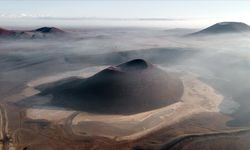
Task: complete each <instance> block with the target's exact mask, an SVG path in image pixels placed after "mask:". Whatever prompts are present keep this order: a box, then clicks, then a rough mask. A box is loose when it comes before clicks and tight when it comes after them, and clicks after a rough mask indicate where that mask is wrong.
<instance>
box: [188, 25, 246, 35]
mask: <svg viewBox="0 0 250 150" xmlns="http://www.w3.org/2000/svg"><path fill="white" fill-rule="evenodd" d="M246 32H250V26H249V25H247V24H245V23H242V22H220V23H216V24H214V25H212V26H210V27H208V28H206V29H203V30H201V31H198V32H195V33H192V34H189V35H190V36H200V35H201V36H202V35H214V34H216V35H218V34H226V33H246Z"/></svg>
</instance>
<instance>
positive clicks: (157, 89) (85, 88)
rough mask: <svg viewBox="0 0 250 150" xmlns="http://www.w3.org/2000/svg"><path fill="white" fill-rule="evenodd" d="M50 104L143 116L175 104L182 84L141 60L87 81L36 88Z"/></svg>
mask: <svg viewBox="0 0 250 150" xmlns="http://www.w3.org/2000/svg"><path fill="white" fill-rule="evenodd" d="M38 89H39V90H41V91H42V92H41V94H40V95H41V96H45V95H53V100H52V104H53V105H55V106H60V107H64V108H70V109H74V110H82V111H88V112H95V113H107V114H132V113H138V112H144V111H148V110H152V109H156V108H160V107H164V106H166V105H170V104H173V103H175V102H178V101H179V100H180V98H181V96H182V94H183V85H182V82H181V80H180V79H179V78H178V77H176V76H174V75H173V74H170V73H166V72H165V71H163V70H161V69H159V68H158V67H156V66H154V65H152V64H150V63H148V62H146V61H145V60H142V59H135V60H132V61H129V62H126V63H123V64H120V65H118V66H111V67H109V68H106V69H104V70H102V71H101V72H99V73H97V74H95V75H93V76H92V77H89V78H87V79H82V78H71V79H66V80H62V81H59V82H57V83H52V84H49V85H44V86H40V87H38Z"/></svg>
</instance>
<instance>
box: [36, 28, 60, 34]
mask: <svg viewBox="0 0 250 150" xmlns="http://www.w3.org/2000/svg"><path fill="white" fill-rule="evenodd" d="M34 32H41V33H50V34H58V33H65V31H63V30H61V29H58V28H55V27H42V28H39V29H36V30H35V31H34Z"/></svg>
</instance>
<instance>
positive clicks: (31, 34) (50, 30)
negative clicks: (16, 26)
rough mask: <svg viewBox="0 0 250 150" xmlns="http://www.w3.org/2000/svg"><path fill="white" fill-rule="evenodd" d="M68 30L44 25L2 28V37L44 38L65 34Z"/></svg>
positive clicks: (0, 33) (0, 29)
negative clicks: (24, 28) (23, 29)
mask: <svg viewBox="0 0 250 150" xmlns="http://www.w3.org/2000/svg"><path fill="white" fill-rule="evenodd" d="M65 34H66V32H65V31H63V30H61V29H58V28H55V27H42V28H39V29H35V30H28V31H21V30H7V29H3V28H0V38H4V39H44V38H50V37H55V36H59V35H60V36H62V35H65Z"/></svg>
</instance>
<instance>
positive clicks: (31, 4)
mask: <svg viewBox="0 0 250 150" xmlns="http://www.w3.org/2000/svg"><path fill="white" fill-rule="evenodd" d="M0 17H1V19H2V21H4V20H3V19H5V18H11V19H13V18H29V17H60V18H72V17H73V18H77V17H98V18H170V19H177V20H178V19H203V20H210V21H211V20H225V21H244V22H246V23H250V1H247V0H245V1H244V0H241V1H240V0H234V1H233V0H227V1H225V0H224V1H217V0H172V1H171V0H133V1H132V0H82V1H80V0H0ZM0 25H1V23H0Z"/></svg>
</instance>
